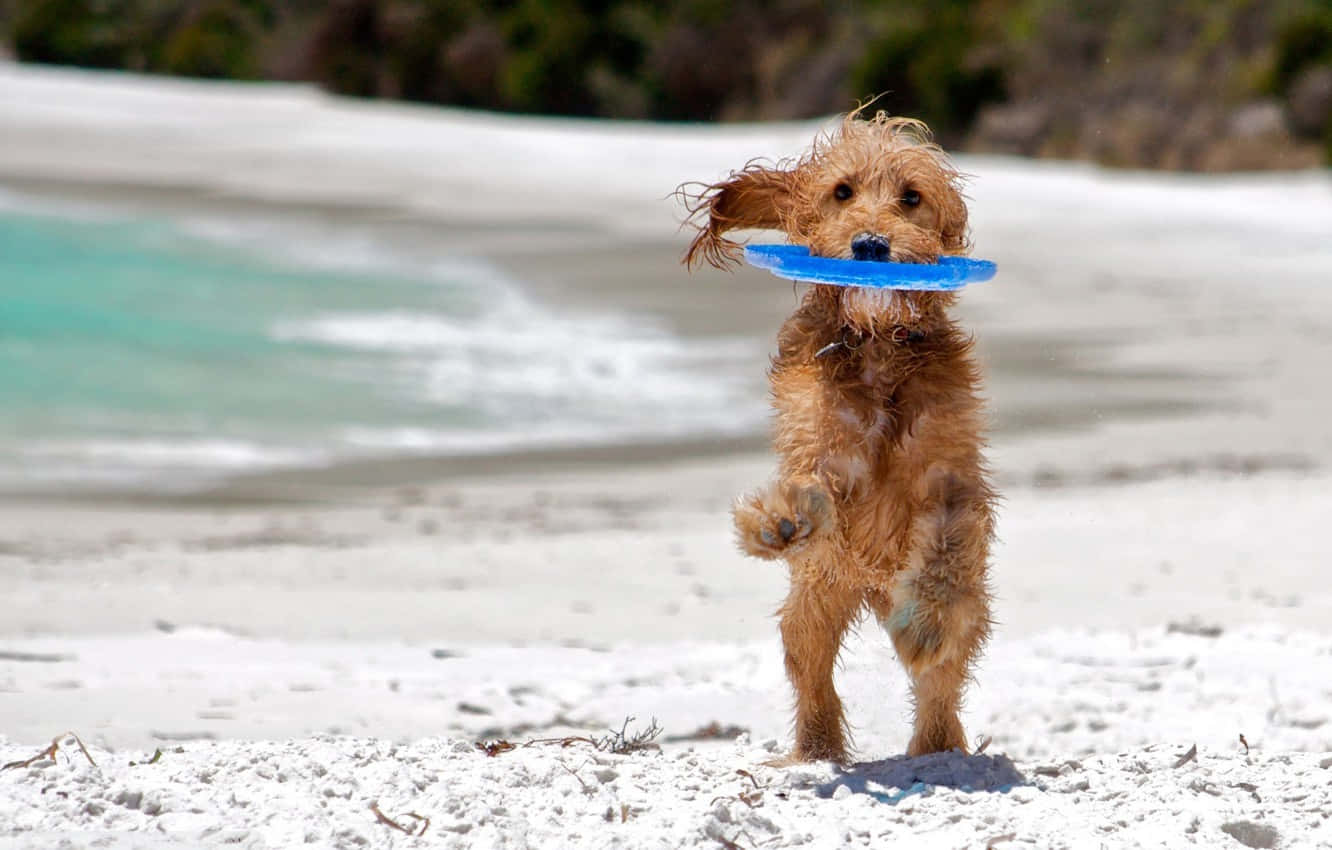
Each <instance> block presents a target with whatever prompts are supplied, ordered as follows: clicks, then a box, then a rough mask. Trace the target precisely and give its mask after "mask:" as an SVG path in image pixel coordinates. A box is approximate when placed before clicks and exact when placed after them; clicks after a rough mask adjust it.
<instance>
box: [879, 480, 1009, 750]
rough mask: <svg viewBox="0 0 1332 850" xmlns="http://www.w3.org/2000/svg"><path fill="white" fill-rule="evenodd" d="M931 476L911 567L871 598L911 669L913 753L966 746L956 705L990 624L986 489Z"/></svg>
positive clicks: (918, 521)
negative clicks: (914, 705) (887, 590)
mask: <svg viewBox="0 0 1332 850" xmlns="http://www.w3.org/2000/svg"><path fill="white" fill-rule="evenodd" d="M931 483H932V485H933V486H932V487H931V489H932V490H933V491H934V492H933V493H932V494H931V496H932V498H931V499H929V500H928V501H927V506H926V507H925V509H923V510H922V511H921V512H920V513H919V514H917V517H916V520H915V522H914V524H913V529H912V531H913V534H912V543H911V551H910V554H909V556H908V562H907V566H906V568H905V569H904V570H903V571H902V572H901V573H899V574H898V575H897V576H895V577H894V582H893V585H892V588H891V591H890V592H889V593H888V594H882V595H876V596H874V597H871V599H870V604H871V606H872V607H873V608H874V611H875V613H876V614H877V615H878V618H879V620H880V622H881V623H882V624H883V626H884V627H885V628H886V629H887V630H888V632H889V634H890V636H891V637H892V640H893V645H894V647H895V648H896V649H897V654H898V657H899V658H900V659H901V661H902V664H903V666H904V667H906V669H907V672H908V673H909V674H910V676H911V681H912V695H913V697H914V698H915V703H916V721H915V729H914V732H913V734H912V737H911V743H910V745H909V746H908V747H907V755H911V756H917V755H923V754H925V753H933V752H945V751H948V750H953V749H960V750H962V751H963V752H965V751H966V749H967V746H966V737H965V735H964V733H963V731H962V724H961V721H960V720H959V719H958V710H959V709H960V707H961V702H962V690H963V688H964V687H965V686H966V683H967V678H968V676H969V673H970V667H971V663H972V661H973V660H974V659H975V657H976V655H977V654H978V653H979V652H980V649H981V646H982V645H983V644H984V643H985V640H986V638H987V637H988V636H989V631H990V598H989V592H988V590H987V588H986V580H985V579H986V561H987V558H988V552H989V541H990V536H991V529H992V525H993V520H992V516H991V507H990V502H991V497H990V494H989V490H988V489H987V488H986V487H985V485H984V484H983V483H980V482H975V483H970V482H966V481H963V480H961V479H959V478H957V477H955V476H953V475H942V476H938V477H936V480H935V481H933V482H931Z"/></svg>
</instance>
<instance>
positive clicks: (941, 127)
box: [850, 0, 1005, 135]
mask: <svg viewBox="0 0 1332 850" xmlns="http://www.w3.org/2000/svg"><path fill="white" fill-rule="evenodd" d="M977 5H978V4H976V3H974V2H969V0H952V1H951V2H942V3H933V4H928V3H910V4H895V5H893V6H891V7H882V6H880V7H877V8H875V9H874V11H873V13H872V16H871V17H870V31H871V33H872V35H871V37H870V40H869V42H868V44H867V46H866V48H865V50H864V52H863V53H862V54H861V57H860V60H859V61H858V62H857V63H856V64H855V65H854V66H853V67H852V70H851V80H850V82H851V86H852V89H853V90H854V91H856V92H857V93H858V94H860V95H862V96H864V95H873V94H882V95H883V98H882V100H881V101H880V102H881V104H882V106H883V107H884V108H885V109H887V110H888V111H889V112H893V113H897V114H901V115H911V116H914V117H918V118H922V119H924V120H925V121H926V122H927V123H928V124H929V125H930V126H931V127H933V128H934V129H935V130H936V131H937V132H940V133H942V134H945V135H947V134H949V133H954V132H958V131H961V130H964V129H965V128H966V127H968V126H969V125H970V124H971V122H972V120H973V119H974V118H975V116H976V113H977V112H978V111H979V110H980V108H981V107H982V106H983V105H985V104H986V103H989V102H993V101H998V100H1002V99H1003V98H1004V96H1005V80H1004V71H1003V69H1002V68H1001V67H1000V66H999V64H998V62H997V61H995V60H978V59H977V51H976V45H977V42H978V40H979V34H978V32H977V25H976V6H977Z"/></svg>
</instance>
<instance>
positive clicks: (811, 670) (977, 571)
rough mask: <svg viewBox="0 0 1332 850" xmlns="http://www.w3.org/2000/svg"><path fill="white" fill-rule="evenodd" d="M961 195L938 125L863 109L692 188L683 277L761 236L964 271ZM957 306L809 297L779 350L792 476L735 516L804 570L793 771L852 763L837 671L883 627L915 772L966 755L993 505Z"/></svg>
mask: <svg viewBox="0 0 1332 850" xmlns="http://www.w3.org/2000/svg"><path fill="white" fill-rule="evenodd" d="M960 182H961V181H960V176H959V174H958V172H957V171H956V170H955V169H954V168H953V167H952V166H951V165H950V163H949V160H948V158H947V157H946V155H945V154H944V152H943V151H942V150H941V149H940V148H939V147H937V146H936V145H934V144H932V143H931V142H930V141H929V131H928V129H927V128H926V127H925V125H923V124H921V123H920V122H918V121H914V120H911V119H905V118H897V117H890V116H887V115H885V114H884V113H878V114H876V115H873V116H872V117H866V116H865V115H864V114H863V112H862V111H856V112H853V113H850V114H848V115H846V116H845V117H844V119H843V121H842V123H841V125H840V127H838V128H837V129H836V130H834V131H832V132H830V133H829V134H826V135H823V136H820V137H819V138H818V139H816V141H815V142H814V145H813V147H812V148H811V149H810V150H809V151H808V152H807V153H806V154H805V155H804V156H802V157H800V158H799V159H795V160H788V161H784V162H780V163H777V164H775V165H763V164H757V163H750V164H748V165H746V166H745V167H744V168H743V169H741V170H740V171H736V172H734V173H732V174H731V175H730V177H728V178H727V179H725V180H722V181H720V182H718V183H713V184H709V185H703V186H690V185H686V186H684V187H681V195H682V196H683V197H684V198H685V201H686V204H687V206H688V208H689V210H690V213H691V218H690V221H691V222H692V223H693V224H694V225H695V226H696V227H697V228H698V233H697V235H696V237H695V238H694V240H693V242H692V244H691V245H690V246H689V250H688V253H687V254H686V257H685V262H686V263H687V264H688V265H689V267H691V268H693V267H694V266H696V265H697V264H698V263H700V262H703V261H707V262H708V263H710V264H712V265H714V266H717V267H719V268H724V267H727V266H728V265H730V264H733V263H734V262H735V261H736V260H737V259H738V257H739V252H740V249H741V246H740V245H739V243H737V242H734V241H732V240H730V239H727V238H726V234H727V233H728V232H730V231H731V230H733V229H751V228H769V229H776V230H781V231H784V232H785V233H786V235H787V237H789V239H790V241H791V242H793V243H796V244H800V245H806V246H808V247H809V249H810V252H811V253H812V254H814V255H816V256H823V257H838V258H843V259H867V260H868V259H891V260H894V261H897V262H911V263H930V262H935V261H937V259H938V258H939V257H940V256H941V255H962V254H965V253H966V252H967V250H968V248H969V243H968V236H967V233H968V230H967V207H966V203H965V202H964V200H963V197H962V194H961V189H960ZM955 298H956V296H954V295H953V294H951V293H943V292H914V291H893V290H873V289H860V288H846V287H839V286H829V285H820V284H812V285H810V286H809V289H808V291H807V292H806V293H805V294H804V297H803V299H802V301H801V303H800V305H799V307H798V308H797V309H796V311H795V313H794V314H792V315H791V316H790V318H788V319H787V321H786V323H785V324H784V325H783V326H782V328H781V331H780V332H779V334H778V337H777V354H776V356H775V357H774V358H773V361H772V367H771V370H770V379H771V384H772V401H773V406H774V408H775V409H776V413H777V416H776V433H775V438H774V447H775V449H776V453H777V455H778V458H779V466H778V471H777V475H776V477H775V479H774V480H773V481H772V482H771V483H769V484H768V485H767V486H766V487H764V488H762V489H760V490H758V491H756V492H753V493H750V494H747V495H745V496H742V497H741V498H740V499H739V500H737V502H736V504H735V507H734V511H733V514H734V521H735V530H736V535H737V539H738V541H739V545H740V548H741V549H743V550H744V551H745V552H747V553H749V554H750V555H753V556H755V557H758V558H765V559H771V560H778V559H780V560H784V561H786V563H787V564H788V566H789V572H790V581H791V586H790V593H789V595H788V597H787V599H786V601H785V603H784V604H783V605H782V606H781V609H780V611H779V616H780V618H781V635H782V642H783V644H784V648H785V656H786V671H787V674H788V676H789V678H790V680H791V684H792V686H793V687H794V690H795V703H796V706H795V747H794V750H793V752H792V753H791V758H792V759H793V760H796V761H808V760H816V759H831V760H834V761H838V762H845V761H846V759H847V755H848V751H847V747H848V738H847V730H846V719H845V717H844V715H843V709H842V703H841V700H840V698H839V697H838V695H837V692H836V690H835V689H834V686H833V669H834V666H835V663H836V659H837V655H838V652H839V651H840V649H841V644H842V639H843V636H844V635H845V633H846V631H847V629H848V628H850V627H851V626H853V625H854V624H855V623H856V622H857V621H858V620H859V619H860V618H861V616H862V615H863V614H864V612H865V611H867V610H868V611H869V612H872V613H873V614H874V615H875V616H876V617H877V618H878V621H879V622H880V624H881V625H882V626H883V627H884V628H885V629H886V630H887V631H888V633H889V635H890V636H891V638H892V642H893V645H894V646H895V647H896V650H897V654H898V657H899V658H900V659H901V662H902V664H903V665H904V667H905V668H906V670H907V672H908V674H909V675H910V678H911V683H912V696H913V698H914V701H915V725H914V731H913V734H912V737H911V741H910V744H909V745H908V747H907V753H908V755H913V756H914V755H921V754H924V753H931V752H939V751H947V750H962V751H966V746H967V742H966V738H965V735H964V733H963V730H962V724H961V722H960V721H959V719H958V711H959V709H960V706H961V700H962V693H963V689H964V687H965V685H966V684H967V681H968V677H969V673H970V669H971V665H972V663H973V661H974V660H975V659H976V656H977V655H978V653H979V652H980V650H981V647H982V645H983V644H984V642H985V640H986V638H987V637H988V635H989V631H990V625H991V620H990V594H989V590H988V585H987V577H986V572H987V561H988V551H989V545H990V541H991V539H992V536H993V532H994V511H993V507H994V502H995V494H994V491H993V490H992V489H991V486H990V483H989V476H988V474H987V470H986V466H985V460H984V457H983V449H984V436H983V431H984V425H985V420H984V413H983V410H982V401H981V398H980V396H979V387H980V374H979V371H978V368H977V366H976V364H975V361H974V359H973V357H972V351H971V349H972V341H971V337H970V336H969V335H968V334H967V333H965V332H963V330H962V329H961V328H960V327H959V326H958V325H957V324H956V323H955V322H954V321H953V320H952V319H951V318H949V315H948V311H949V308H950V307H951V306H952V305H953V303H954V301H955Z"/></svg>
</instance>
